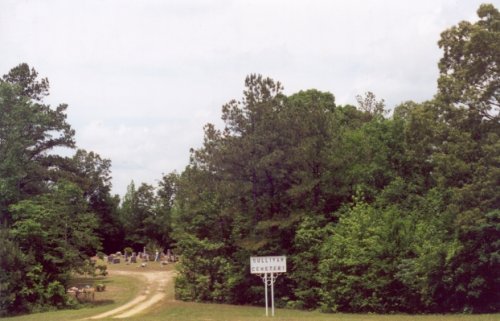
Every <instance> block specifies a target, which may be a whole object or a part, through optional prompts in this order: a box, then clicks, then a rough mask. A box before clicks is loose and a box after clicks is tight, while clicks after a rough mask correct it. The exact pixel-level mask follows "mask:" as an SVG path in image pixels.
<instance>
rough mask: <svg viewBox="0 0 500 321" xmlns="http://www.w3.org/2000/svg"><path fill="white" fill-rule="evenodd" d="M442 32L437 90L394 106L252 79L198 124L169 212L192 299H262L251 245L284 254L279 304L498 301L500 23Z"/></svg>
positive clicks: (488, 20) (396, 308) (474, 304)
mask: <svg viewBox="0 0 500 321" xmlns="http://www.w3.org/2000/svg"><path fill="white" fill-rule="evenodd" d="M478 16H479V20H478V21H477V22H475V23H470V22H461V23H459V24H458V25H457V26H453V27H451V28H450V29H448V30H445V31H444V32H443V33H442V34H441V40H440V41H439V46H440V48H442V50H443V57H442V58H441V60H440V61H439V72H440V75H439V79H438V91H437V93H436V95H435V97H434V98H433V99H432V100H429V101H425V102H422V103H416V102H413V101H407V102H404V103H402V104H400V105H398V106H396V107H395V108H394V109H393V112H392V114H391V115H388V114H387V112H386V110H385V106H384V102H383V100H378V99H377V98H376V97H375V95H374V94H372V93H367V94H365V95H364V96H358V106H357V107H355V106H350V105H338V104H336V102H335V98H334V95H333V94H331V93H328V92H320V91H317V90H306V91H300V92H298V93H295V94H292V95H285V94H284V93H283V87H282V85H281V84H280V83H279V82H276V81H274V80H272V79H270V78H265V77H262V76H260V75H250V76H248V77H247V78H246V80H245V90H244V93H243V97H242V99H241V100H239V101H237V100H232V101H230V102H229V103H227V104H226V105H224V106H223V107H222V120H223V121H224V127H223V128H222V129H217V128H216V127H215V126H214V125H211V124H208V125H206V126H205V136H204V141H203V146H202V147H201V148H199V149H196V150H192V153H191V162H190V164H189V166H188V167H187V168H186V169H185V170H184V172H182V173H181V174H180V176H179V180H178V183H177V192H176V207H175V210H174V211H173V224H174V231H175V232H176V233H177V237H176V240H177V246H178V248H179V249H180V250H181V252H182V254H183V257H182V261H181V263H180V267H179V270H180V274H179V276H178V278H177V280H176V295H177V298H180V299H183V300H196V301H211V302H227V303H237V304H263V296H262V283H261V280H260V279H259V278H257V277H253V276H251V275H250V272H249V257H250V256H253V255H287V257H288V271H289V273H287V274H284V275H283V276H280V277H279V278H278V281H277V284H276V289H275V293H276V298H279V299H278V300H279V302H278V304H279V305H280V306H286V307H292V308H301V309H321V310H322V311H346V312H347V311H348V312H383V313H388V312H409V313H417V312H418V313H420V312H464V311H469V312H470V311H472V312H485V311H499V310H500V305H499V304H500V297H499V296H500V193H499V186H500V166H499V165H500V139H499V138H500V124H499V120H500V116H499V113H498V112H499V110H498V108H499V107H500V106H499V94H500V93H499V88H500V86H499V84H500V81H499V79H500V78H499V69H498V68H499V66H500V64H499V58H500V55H499V54H498V53H499V52H500V17H499V13H498V10H497V9H496V8H494V7H493V6H492V5H482V6H481V7H480V8H479V10H478Z"/></svg>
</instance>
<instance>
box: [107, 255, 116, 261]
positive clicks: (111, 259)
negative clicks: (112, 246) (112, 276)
mask: <svg viewBox="0 0 500 321" xmlns="http://www.w3.org/2000/svg"><path fill="white" fill-rule="evenodd" d="M114 258H115V256H114V255H113V254H111V255H108V263H113V260H114Z"/></svg>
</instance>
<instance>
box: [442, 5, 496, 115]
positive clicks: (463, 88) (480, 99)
mask: <svg viewBox="0 0 500 321" xmlns="http://www.w3.org/2000/svg"><path fill="white" fill-rule="evenodd" d="M477 15H478V17H479V21H477V22H476V23H470V22H468V21H462V22H460V23H459V24H458V25H457V26H453V27H451V28H450V29H448V30H446V31H444V32H443V33H442V34H441V40H440V41H439V43H438V44H439V47H440V48H442V49H443V51H444V53H443V57H442V58H441V60H440V61H439V71H440V77H439V79H438V86H439V97H440V98H442V99H443V100H444V101H445V102H447V103H458V104H463V105H466V106H467V107H469V108H470V109H471V110H474V111H476V112H477V113H479V114H480V115H481V116H482V117H484V118H486V119H490V120H495V121H496V122H498V119H499V114H498V110H499V108H500V69H499V68H500V67H499V66H500V57H499V55H498V52H500V13H499V12H498V10H497V9H496V8H495V7H494V6H493V5H492V4H482V5H481V6H480V7H479V9H478V10H477ZM495 109H496V110H497V111H496V112H495V111H494V110H495Z"/></svg>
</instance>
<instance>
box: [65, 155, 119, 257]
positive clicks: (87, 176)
mask: <svg viewBox="0 0 500 321" xmlns="http://www.w3.org/2000/svg"><path fill="white" fill-rule="evenodd" d="M62 170H64V171H65V172H66V173H63V174H67V175H66V178H67V179H69V180H71V181H73V182H75V183H76V184H78V186H79V187H80V188H81V189H82V190H83V192H84V197H85V199H86V200H87V202H88V204H89V208H90V210H91V211H92V212H94V213H95V214H96V215H97V218H98V220H99V227H98V229H97V234H98V236H99V237H100V238H101V240H102V243H103V250H104V251H105V252H106V253H113V252H116V251H119V250H122V249H123V239H124V235H123V227H122V224H121V222H120V221H119V217H118V203H119V199H118V198H117V197H116V196H115V197H113V196H111V161H110V160H109V159H102V158H101V157H100V156H99V155H98V154H97V153H94V152H87V151H85V150H82V149H78V150H77V151H76V153H75V155H74V156H73V157H72V158H71V159H70V160H68V161H67V166H65V167H64V168H62Z"/></svg>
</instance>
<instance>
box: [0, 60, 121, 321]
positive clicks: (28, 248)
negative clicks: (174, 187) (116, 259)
mask: <svg viewBox="0 0 500 321" xmlns="http://www.w3.org/2000/svg"><path fill="white" fill-rule="evenodd" d="M48 89H49V82H48V80H47V79H39V78H38V74H37V72H36V71H35V70H34V69H30V68H29V66H28V65H27V64H20V65H19V66H17V67H15V68H13V69H12V70H11V71H10V72H9V73H8V74H7V75H5V76H4V77H3V78H2V79H1V80H0V244H1V246H0V316H2V315H6V314H15V313H22V312H30V311H38V310H42V309H46V308H48V307H64V306H67V305H68V304H70V303H71V302H69V301H68V298H67V297H66V285H67V282H68V280H69V277H70V274H71V272H73V271H82V270H84V269H85V268H86V267H88V266H89V264H88V263H89V262H88V258H89V256H90V255H93V254H95V252H96V250H98V249H100V248H101V241H104V242H105V243H106V244H111V243H112V238H114V237H115V236H114V235H113V233H114V230H113V228H110V225H112V226H115V227H116V224H115V223H114V221H113V212H114V211H116V210H115V209H116V206H117V201H116V200H115V199H113V198H112V197H111V196H110V187H111V185H110V182H109V181H110V176H109V175H110V171H109V170H110V165H111V164H110V162H109V160H103V159H101V158H100V157H99V155H97V154H95V153H93V152H86V151H84V150H78V151H77V152H76V154H75V155H74V156H73V157H63V156H59V155H58V154H57V153H55V152H54V149H55V148H74V147H75V141H74V131H73V130H72V129H71V126H70V125H69V124H68V123H67V122H66V113H65V111H66V108H67V106H66V105H64V104H61V105H59V106H58V107H57V108H55V109H54V108H52V107H51V106H49V105H46V104H44V103H43V98H44V97H45V96H47V95H48Z"/></svg>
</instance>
